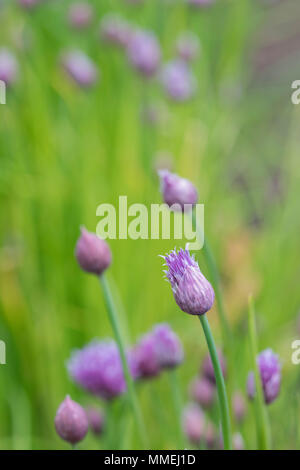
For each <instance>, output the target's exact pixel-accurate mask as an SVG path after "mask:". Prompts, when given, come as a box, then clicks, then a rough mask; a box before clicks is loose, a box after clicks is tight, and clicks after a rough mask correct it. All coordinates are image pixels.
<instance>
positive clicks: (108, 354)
mask: <svg viewBox="0 0 300 470" xmlns="http://www.w3.org/2000/svg"><path fill="white" fill-rule="evenodd" d="M127 361H128V365H129V370H130V372H131V374H132V376H133V378H136V368H135V364H134V362H133V358H132V357H131V355H130V354H128V356H127ZM67 367H68V371H69V374H70V376H71V377H72V379H73V380H74V382H76V383H77V384H79V385H81V386H82V387H83V388H84V389H86V390H87V391H89V392H90V393H93V394H94V395H97V396H100V397H102V398H103V399H105V400H111V399H113V398H115V397H117V396H119V395H121V394H122V393H124V392H125V391H126V382H125V378H124V374H123V368H122V362H121V358H120V354H119V351H118V348H117V345H116V343H115V342H114V341H112V340H107V341H97V340H94V341H92V342H91V343H90V344H88V345H87V346H85V347H84V348H82V349H79V350H76V351H74V352H73V354H72V355H71V358H70V360H69V361H68V365H67Z"/></svg>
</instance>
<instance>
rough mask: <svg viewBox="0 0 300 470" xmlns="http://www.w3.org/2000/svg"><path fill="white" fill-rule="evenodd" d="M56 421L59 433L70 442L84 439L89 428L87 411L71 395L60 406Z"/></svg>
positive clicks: (74, 442) (73, 442)
mask: <svg viewBox="0 0 300 470" xmlns="http://www.w3.org/2000/svg"><path fill="white" fill-rule="evenodd" d="M54 423H55V429H56V432H57V434H58V435H59V436H60V437H61V438H62V439H63V440H64V441H67V442H69V443H70V444H76V443H77V442H80V441H82V439H84V437H85V436H86V434H87V432H88V428H89V425H88V419H87V416H86V412H85V411H84V409H83V408H82V407H81V406H80V405H79V404H78V403H76V402H75V401H73V400H71V398H70V397H69V395H67V397H66V398H65V400H64V401H63V402H62V403H61V405H60V406H59V408H58V410H57V413H56V416H55V421H54Z"/></svg>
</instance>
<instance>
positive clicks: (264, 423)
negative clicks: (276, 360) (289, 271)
mask: <svg viewBox="0 0 300 470" xmlns="http://www.w3.org/2000/svg"><path fill="white" fill-rule="evenodd" d="M248 325H249V339H250V348H251V359H252V367H253V370H254V379H255V392H256V393H255V398H254V400H255V401H254V406H255V419H256V432H257V443H258V447H259V449H260V450H267V449H269V448H270V431H269V423H268V415H267V410H266V406H265V403H264V394H263V389H262V382H261V379H260V373H259V370H258V364H257V360H256V359H257V355H258V346H257V332H256V325H255V311H254V302H253V298H252V296H250V297H249V303H248Z"/></svg>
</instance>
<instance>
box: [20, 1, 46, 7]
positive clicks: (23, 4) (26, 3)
mask: <svg viewBox="0 0 300 470" xmlns="http://www.w3.org/2000/svg"><path fill="white" fill-rule="evenodd" d="M40 2H41V0H19V5H20V6H21V7H23V8H33V7H34V6H35V5H37V4H38V3H40Z"/></svg>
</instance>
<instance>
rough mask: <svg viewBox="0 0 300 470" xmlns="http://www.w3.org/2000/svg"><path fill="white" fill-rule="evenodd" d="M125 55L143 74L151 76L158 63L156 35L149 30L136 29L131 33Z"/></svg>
mask: <svg viewBox="0 0 300 470" xmlns="http://www.w3.org/2000/svg"><path fill="white" fill-rule="evenodd" d="M127 55H128V59H129V61H130V63H131V64H132V65H133V67H135V68H136V69H137V70H138V71H139V72H140V73H141V74H142V75H143V76H145V77H152V76H153V75H154V74H155V73H156V71H157V69H158V67H159V64H160V57H161V52H160V46H159V42H158V40H157V38H156V36H155V35H154V34H153V33H152V32H151V31H142V30H139V31H136V32H135V33H133V35H132V37H131V39H130V41H129V44H128V47H127Z"/></svg>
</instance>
